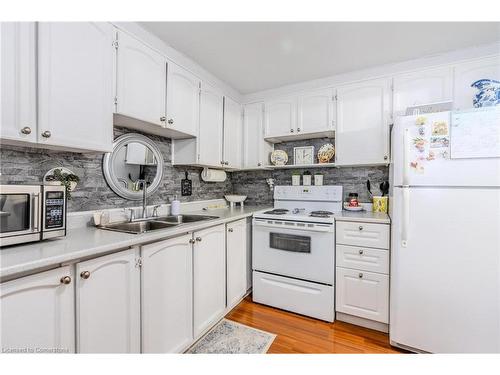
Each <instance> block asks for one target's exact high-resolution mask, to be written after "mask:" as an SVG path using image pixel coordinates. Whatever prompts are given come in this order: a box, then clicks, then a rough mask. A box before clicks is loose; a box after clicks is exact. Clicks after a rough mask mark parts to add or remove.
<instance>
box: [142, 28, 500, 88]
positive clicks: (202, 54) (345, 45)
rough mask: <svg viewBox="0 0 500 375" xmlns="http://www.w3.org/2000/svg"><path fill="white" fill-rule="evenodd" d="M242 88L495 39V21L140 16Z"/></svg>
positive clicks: (183, 50)
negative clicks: (203, 19)
mask: <svg viewBox="0 0 500 375" xmlns="http://www.w3.org/2000/svg"><path fill="white" fill-rule="evenodd" d="M140 24H141V25H142V26H143V27H144V28H146V29H147V30H149V31H151V32H152V33H153V34H155V35H156V36H158V37H159V38H160V39H162V40H163V41H164V42H165V43H167V44H168V45H170V46H172V47H173V48H175V49H176V50H178V51H179V52H181V53H183V54H184V55H186V56H188V57H190V58H191V59H192V60H194V61H195V62H197V63H198V64H199V65H201V66H202V67H203V68H205V69H206V70H208V71H209V72H211V73H212V74H214V75H215V76H217V77H218V78H220V79H221V80H223V81H225V82H226V83H227V84H229V85H230V86H232V87H233V88H234V89H236V90H238V91H239V92H240V93H242V94H248V93H253V92H257V91H261V90H266V89H271V88H277V87H280V86H284V85H288V84H292V83H297V82H301V81H307V80H311V79H316V78H321V77H327V76H330V75H335V74H339V73H345V72H349V71H354V70H359V69H364V68H370V67H373V66H376V65H382V64H388V63H395V62H401V61H404V60H409V59H414V58H418V57H422V56H426V55H432V54H436V53H440V52H445V51H450V50H454V49H460V48H466V47H472V46H476V45H481V44H486V43H491V42H495V41H500V23H486V22H483V23H477V22H436V23H430V22H411V23H409V22H406V23H404V22H378V23H376V22H226V23H225V22H141V23H140Z"/></svg>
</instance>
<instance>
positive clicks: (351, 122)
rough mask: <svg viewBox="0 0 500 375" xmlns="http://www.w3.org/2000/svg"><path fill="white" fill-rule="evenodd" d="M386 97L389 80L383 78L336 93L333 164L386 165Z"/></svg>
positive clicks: (388, 91) (387, 113)
mask: <svg viewBox="0 0 500 375" xmlns="http://www.w3.org/2000/svg"><path fill="white" fill-rule="evenodd" d="M390 93H391V80H390V79H385V78H384V79H376V80H370V81H365V82H361V83H356V84H352V85H347V86H342V87H340V88H338V89H337V99H338V100H337V131H336V134H335V146H336V150H335V154H336V155H335V156H336V159H335V160H336V163H337V164H339V165H363V164H377V163H388V162H389V115H390V110H391V105H390V97H391V95H390Z"/></svg>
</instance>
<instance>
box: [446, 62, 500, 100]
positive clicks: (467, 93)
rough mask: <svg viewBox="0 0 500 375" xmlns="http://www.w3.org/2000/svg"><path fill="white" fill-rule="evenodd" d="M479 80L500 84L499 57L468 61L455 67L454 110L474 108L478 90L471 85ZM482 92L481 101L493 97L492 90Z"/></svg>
mask: <svg viewBox="0 0 500 375" xmlns="http://www.w3.org/2000/svg"><path fill="white" fill-rule="evenodd" d="M481 79H492V80H495V81H497V82H500V55H497V56H493V57H488V58H484V59H480V60H474V61H469V62H466V63H463V64H459V65H457V66H456V67H455V82H454V83H455V84H454V93H453V106H454V108H455V109H467V108H473V107H475V105H474V99H475V98H476V95H478V94H479V90H478V89H477V88H475V87H473V86H472V85H473V84H474V83H475V82H477V81H479V80H481ZM483 91H484V92H483V95H482V96H481V97H482V98H483V99H484V98H485V97H491V98H493V97H494V95H495V94H494V92H493V90H491V91H489V90H483ZM497 92H498V91H497ZM497 95H498V94H497ZM497 99H498V97H497Z"/></svg>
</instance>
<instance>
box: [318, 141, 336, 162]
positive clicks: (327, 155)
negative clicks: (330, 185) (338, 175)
mask: <svg viewBox="0 0 500 375" xmlns="http://www.w3.org/2000/svg"><path fill="white" fill-rule="evenodd" d="M334 155H335V147H333V145H332V144H331V143H327V144H325V145H323V146H321V148H320V149H319V151H318V161H319V162H320V163H329V162H330V160H332V158H333V156H334Z"/></svg>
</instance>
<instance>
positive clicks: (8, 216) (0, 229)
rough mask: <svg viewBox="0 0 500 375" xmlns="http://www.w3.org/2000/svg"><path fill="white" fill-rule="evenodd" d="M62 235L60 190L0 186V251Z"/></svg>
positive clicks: (63, 203) (62, 195) (63, 210)
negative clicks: (3, 247) (9, 246)
mask: <svg viewBox="0 0 500 375" xmlns="http://www.w3.org/2000/svg"><path fill="white" fill-rule="evenodd" d="M65 235H66V189H65V187H64V186H48V185H47V186H44V185H0V247H2V246H8V245H15V244H20V243H25V242H33V241H40V240H44V239H47V238H54V237H62V236H65Z"/></svg>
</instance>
